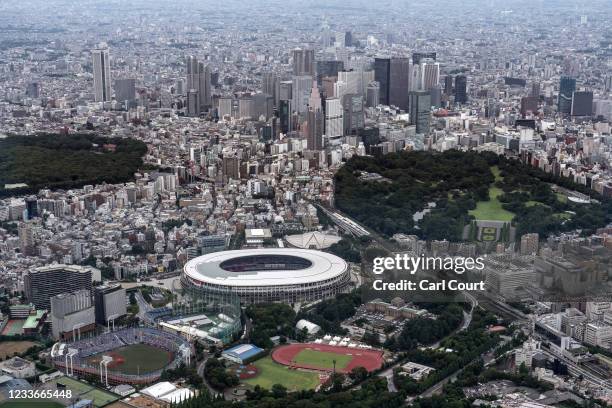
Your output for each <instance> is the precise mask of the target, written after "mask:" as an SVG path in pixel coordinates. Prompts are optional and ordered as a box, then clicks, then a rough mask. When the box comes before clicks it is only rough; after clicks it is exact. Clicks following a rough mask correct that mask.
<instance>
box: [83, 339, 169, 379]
mask: <svg viewBox="0 0 612 408" xmlns="http://www.w3.org/2000/svg"><path fill="white" fill-rule="evenodd" d="M103 355H110V356H111V357H113V359H114V360H115V361H114V362H113V363H111V364H109V366H108V368H109V370H112V371H119V372H121V373H124V374H143V373H150V372H152V371H156V370H160V369H162V368H164V367H165V366H167V365H168V364H169V363H170V362H171V361H172V358H173V356H172V353H170V352H168V351H166V350H161V349H159V348H157V347H153V346H150V345H148V344H131V345H129V346H124V347H120V348H117V349H115V350H112V351H110V352H107V353H103ZM101 358H102V354H97V355H95V356H92V357H91V358H90V359H89V362H90V363H91V364H94V365H95V364H96V363H97V362H99V361H100V359H101Z"/></svg>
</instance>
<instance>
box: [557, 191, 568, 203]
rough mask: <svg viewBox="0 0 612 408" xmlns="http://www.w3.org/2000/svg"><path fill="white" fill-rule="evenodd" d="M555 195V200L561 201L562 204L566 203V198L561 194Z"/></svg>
mask: <svg viewBox="0 0 612 408" xmlns="http://www.w3.org/2000/svg"><path fill="white" fill-rule="evenodd" d="M555 195H556V196H557V200H559V201H561V202H562V203H567V196H566V195H565V194H563V193H555Z"/></svg>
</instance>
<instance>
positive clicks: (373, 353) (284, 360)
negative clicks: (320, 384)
mask: <svg viewBox="0 0 612 408" xmlns="http://www.w3.org/2000/svg"><path fill="white" fill-rule="evenodd" d="M272 359H273V360H274V361H275V362H277V363H280V364H283V365H286V366H289V367H293V368H305V369H309V370H317V371H322V372H325V373H329V372H330V371H332V369H333V367H334V364H333V360H336V371H338V372H343V373H348V372H350V371H351V370H352V369H354V368H356V367H363V368H365V369H366V370H367V371H374V370H376V369H378V368H380V366H381V365H382V363H383V353H382V351H380V350H375V349H363V348H356V347H341V346H330V345H328V344H315V343H292V344H287V345H284V346H280V347H277V348H276V349H274V351H272Z"/></svg>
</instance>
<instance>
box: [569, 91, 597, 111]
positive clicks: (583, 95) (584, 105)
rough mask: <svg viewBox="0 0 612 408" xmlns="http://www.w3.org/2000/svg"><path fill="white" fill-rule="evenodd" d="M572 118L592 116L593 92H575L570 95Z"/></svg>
mask: <svg viewBox="0 0 612 408" xmlns="http://www.w3.org/2000/svg"><path fill="white" fill-rule="evenodd" d="M571 114H572V116H592V115H593V92H590V91H576V92H574V93H573V94H572V109H571Z"/></svg>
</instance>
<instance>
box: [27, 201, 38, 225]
mask: <svg viewBox="0 0 612 408" xmlns="http://www.w3.org/2000/svg"><path fill="white" fill-rule="evenodd" d="M25 204H26V213H27V215H28V220H31V219H32V218H36V217H38V200H37V199H36V196H34V197H28V198H26V200H25Z"/></svg>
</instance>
